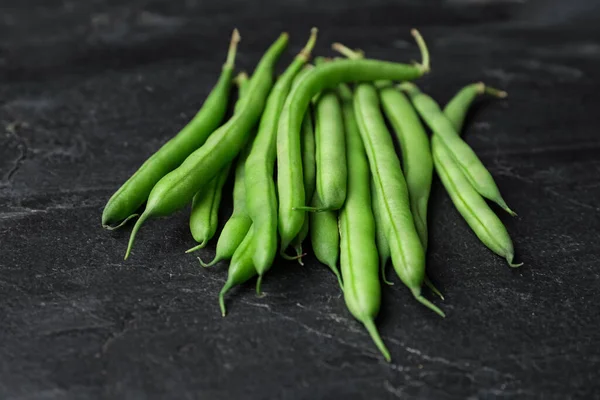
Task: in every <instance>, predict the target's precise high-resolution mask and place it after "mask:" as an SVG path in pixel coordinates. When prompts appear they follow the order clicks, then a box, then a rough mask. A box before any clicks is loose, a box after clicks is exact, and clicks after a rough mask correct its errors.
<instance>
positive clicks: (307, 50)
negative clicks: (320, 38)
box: [298, 27, 319, 61]
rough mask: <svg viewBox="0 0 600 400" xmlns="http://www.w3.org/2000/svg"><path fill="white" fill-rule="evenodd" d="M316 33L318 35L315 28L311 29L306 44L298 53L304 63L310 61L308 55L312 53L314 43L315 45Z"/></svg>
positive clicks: (317, 30)
mask: <svg viewBox="0 0 600 400" xmlns="http://www.w3.org/2000/svg"><path fill="white" fill-rule="evenodd" d="M317 33H319V29H317V28H316V27H313V28H312V29H311V30H310V37H309V38H308V42H306V45H305V46H304V48H303V49H302V50H300V53H298V57H299V58H302V59H303V60H305V61H308V60H309V59H310V54H311V53H312V51H313V49H314V47H315V43H317Z"/></svg>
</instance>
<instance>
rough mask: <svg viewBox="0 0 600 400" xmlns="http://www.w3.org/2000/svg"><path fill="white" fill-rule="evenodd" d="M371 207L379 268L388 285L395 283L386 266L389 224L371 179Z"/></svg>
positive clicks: (388, 246) (388, 251)
mask: <svg viewBox="0 0 600 400" xmlns="http://www.w3.org/2000/svg"><path fill="white" fill-rule="evenodd" d="M370 185H371V196H372V199H371V208H372V209H373V217H374V218H375V243H376V244H377V253H378V254H379V268H380V269H381V279H382V280H383V282H384V283H386V284H388V285H393V284H394V283H393V282H391V281H390V280H388V279H387V275H386V273H385V267H386V265H387V263H388V261H389V260H390V245H389V243H388V241H387V239H386V237H385V228H386V226H387V225H389V224H386V223H385V221H384V218H383V212H382V210H381V201H380V200H379V198H378V197H377V189H376V187H375V182H374V181H373V179H371V184H370Z"/></svg>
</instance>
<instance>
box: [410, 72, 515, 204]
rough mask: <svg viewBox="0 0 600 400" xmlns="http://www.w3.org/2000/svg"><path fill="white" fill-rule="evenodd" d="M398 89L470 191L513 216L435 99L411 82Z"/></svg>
mask: <svg viewBox="0 0 600 400" xmlns="http://www.w3.org/2000/svg"><path fill="white" fill-rule="evenodd" d="M401 87H402V88H403V90H405V91H406V92H407V93H408V94H409V96H410V98H411V101H412V103H413V105H414V107H415V108H416V109H417V111H418V112H419V115H420V116H421V118H423V120H424V121H425V123H426V124H427V125H428V126H429V127H430V128H431V130H432V131H433V132H434V133H435V134H436V135H438V137H439V140H440V142H441V143H443V144H444V145H445V146H446V147H448V150H449V151H450V154H452V156H453V158H454V159H455V160H456V162H457V163H458V165H459V166H460V167H461V169H462V171H463V173H464V174H465V177H466V178H467V179H468V180H469V182H471V185H472V186H473V188H474V189H475V190H476V191H477V192H478V193H479V194H481V195H482V196H483V197H485V198H487V199H489V200H491V201H493V202H495V203H496V204H498V205H499V206H500V207H502V209H504V210H505V211H506V212H508V213H509V214H511V215H516V214H515V213H514V212H513V211H512V210H511V209H510V208H508V206H507V205H506V202H505V201H504V199H503V198H502V195H501V194H500V190H499V189H498V186H497V185H496V182H495V181H494V178H493V177H492V175H491V174H490V172H489V171H488V170H487V168H485V166H484V165H483V163H482V162H481V160H480V159H479V157H477V154H475V152H474V151H473V149H471V147H470V146H469V145H468V144H467V143H466V142H465V141H464V140H463V139H462V138H461V137H460V135H459V134H458V133H457V132H456V129H455V128H454V126H453V125H452V122H450V120H448V118H447V117H446V116H445V115H444V113H443V112H442V110H441V109H440V107H439V106H438V104H437V103H436V102H435V100H433V99H432V98H431V97H430V96H428V95H426V94H424V93H423V92H421V91H420V90H419V88H417V87H416V86H415V85H413V84H411V83H404V84H402V85H401Z"/></svg>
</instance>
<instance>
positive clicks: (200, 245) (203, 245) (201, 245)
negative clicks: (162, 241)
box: [185, 240, 208, 254]
mask: <svg viewBox="0 0 600 400" xmlns="http://www.w3.org/2000/svg"><path fill="white" fill-rule="evenodd" d="M207 243H208V241H206V240H203V241H202V242H201V243H200V244H198V245H197V246H194V247H192V248H191V249H187V250H186V251H185V254H189V253H193V252H194V251H196V250H200V249H203V248H205V247H206V244H207Z"/></svg>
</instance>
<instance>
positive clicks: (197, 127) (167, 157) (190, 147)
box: [102, 30, 240, 229]
mask: <svg viewBox="0 0 600 400" xmlns="http://www.w3.org/2000/svg"><path fill="white" fill-rule="evenodd" d="M239 40H240V37H239V33H238V32H237V30H234V32H233V36H232V39H231V43H230V46H229V53H228V57H227V62H226V63H225V64H224V65H223V69H222V72H221V76H220V77H219V81H218V82H217V84H216V85H215V87H214V88H213V90H212V91H211V93H210V94H209V95H208V97H207V98H206V100H205V101H204V104H203V105H202V108H201V109H200V111H198V113H197V114H196V115H195V116H194V118H193V119H192V120H191V121H190V122H189V123H188V124H187V125H186V126H185V127H184V128H183V129H182V130H181V131H180V132H179V133H178V134H177V135H176V136H175V137H173V138H172V139H171V140H169V141H168V142H167V143H165V144H164V145H163V146H162V147H161V148H160V149H159V150H158V151H157V152H156V153H154V154H153V155H152V156H151V157H150V158H148V159H147V160H146V161H145V162H144V164H142V166H141V167H140V168H139V169H138V170H137V171H136V172H135V173H134V174H133V175H132V176H131V177H130V178H129V179H128V180H127V181H126V182H125V183H124V184H123V185H122V186H121V187H120V188H119V189H118V190H117V191H116V192H115V193H114V194H113V195H112V197H111V198H110V199H109V200H108V202H107V203H106V206H105V207H104V210H103V212H102V226H103V227H105V228H107V229H116V228H119V227H120V226H122V225H123V224H124V223H125V222H127V221H128V220H129V219H131V218H133V217H136V216H137V214H136V212H137V210H138V209H139V208H140V206H141V205H142V204H143V203H144V202H145V201H146V200H147V199H148V196H149V195H150V192H151V191H152V188H153V187H154V185H155V184H156V183H157V182H158V181H159V180H160V179H161V178H162V177H164V176H165V175H166V174H168V173H169V172H171V171H172V170H174V169H175V168H177V167H178V166H179V165H180V164H181V163H182V162H183V161H184V160H185V159H186V158H187V157H188V156H189V155H190V154H191V153H192V152H194V151H195V150H196V149H198V148H199V147H200V146H202V144H203V143H204V142H205V141H206V139H207V138H208V137H209V135H210V134H211V133H212V132H213V131H214V130H215V129H217V128H218V126H219V124H220V123H221V121H222V120H223V117H224V116H225V112H226V111H227V103H228V99H229V92H230V89H231V83H232V77H233V72H234V68H235V66H234V61H235V53H236V49H237V43H238V42H239ZM113 224H118V225H117V226H112V225H113Z"/></svg>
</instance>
